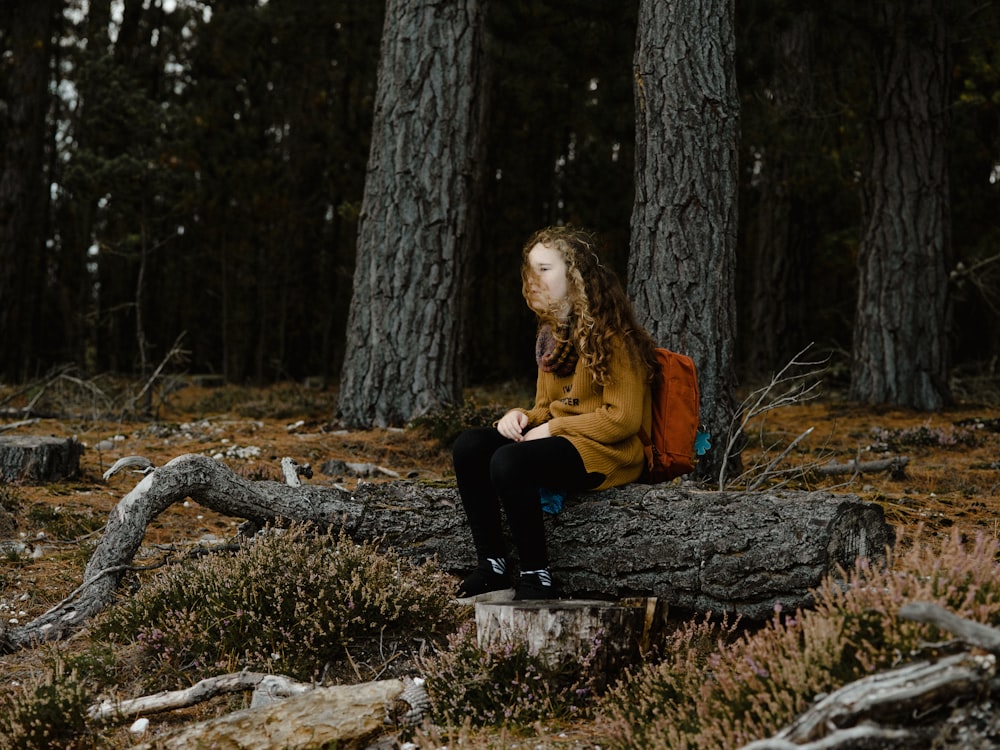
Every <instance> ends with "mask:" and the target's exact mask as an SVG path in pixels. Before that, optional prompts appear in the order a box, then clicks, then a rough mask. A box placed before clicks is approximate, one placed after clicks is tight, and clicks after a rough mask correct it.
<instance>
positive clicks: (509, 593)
mask: <svg viewBox="0 0 1000 750" xmlns="http://www.w3.org/2000/svg"><path fill="white" fill-rule="evenodd" d="M513 600H514V589H497V590H496V591H487V592H486V593H485V594H476V595H475V596H463V597H460V598H457V599H455V601H456V602H458V603H459V604H475V603H476V602H509V601H513Z"/></svg>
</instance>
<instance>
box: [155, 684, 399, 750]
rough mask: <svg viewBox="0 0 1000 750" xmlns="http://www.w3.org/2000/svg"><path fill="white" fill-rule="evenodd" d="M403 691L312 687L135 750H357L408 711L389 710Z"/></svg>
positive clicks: (366, 686) (376, 686)
mask: <svg viewBox="0 0 1000 750" xmlns="http://www.w3.org/2000/svg"><path fill="white" fill-rule="evenodd" d="M405 687H406V686H405V684H404V683H403V681H402V680H379V681H376V682H365V683H362V684H360V685H335V686H333V687H318V688H315V689H314V690H308V691H306V692H304V693H302V694H300V695H295V696H292V697H291V698H288V699H287V700H283V701H280V702H278V703H272V704H270V705H267V706H263V707H261V708H248V709H244V710H242V711H236V712H234V713H231V714H226V715H225V716H220V717H218V718H215V719H209V720H208V721H203V722H199V723H197V724H191V725H188V726H186V727H184V728H183V729H180V730H177V731H176V732H171V733H169V734H166V735H163V736H160V737H156V738H155V739H154V740H151V741H149V742H147V743H143V744H141V745H137V746H136V748H137V749H138V748H142V749H143V750H154V749H158V750H164V749H166V748H191V747H231V748H237V747H238V748H242V750H266V749H268V748H275V747H280V748H303V749H304V748H316V747H337V748H363V747H366V746H367V744H368V740H370V739H372V738H374V737H376V736H377V735H379V734H382V733H384V732H386V731H387V730H391V729H392V728H393V726H394V724H393V719H394V711H404V710H407V711H408V710H409V706H408V705H404V706H399V707H397V706H396V705H395V704H396V702H397V700H398V699H399V698H400V697H401V696H402V694H403V691H404V689H405Z"/></svg>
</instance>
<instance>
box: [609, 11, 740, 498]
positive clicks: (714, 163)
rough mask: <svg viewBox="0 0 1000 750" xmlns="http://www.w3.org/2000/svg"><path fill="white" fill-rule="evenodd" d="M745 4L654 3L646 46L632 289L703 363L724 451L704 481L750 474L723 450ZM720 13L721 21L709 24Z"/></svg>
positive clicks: (732, 329)
mask: <svg viewBox="0 0 1000 750" xmlns="http://www.w3.org/2000/svg"><path fill="white" fill-rule="evenodd" d="M733 14H734V8H733V0H708V1H707V2H702V3H698V4H690V3H687V4H685V3H681V2H677V1H676V0H666V1H664V0H642V2H641V3H640V5H639V24H638V36H637V41H636V51H635V64H634V67H635V108H636V146H635V176H636V194H635V206H634V209H633V211H632V243H631V251H630V254H629V262H628V279H629V281H628V286H629V294H630V296H631V298H632V300H633V302H634V304H635V306H636V313H637V315H638V316H639V320H640V322H641V323H642V324H643V325H644V326H645V327H646V328H647V329H648V330H649V332H650V333H651V334H652V335H653V338H654V339H656V340H657V341H658V342H659V343H660V344H661V345H663V346H666V347H667V348H669V349H674V350H676V351H679V352H682V353H684V354H687V355H689V356H690V357H692V358H693V359H694V361H695V364H696V366H697V367H698V375H699V380H700V390H701V419H702V422H703V423H704V425H705V427H706V429H707V431H708V432H709V433H710V434H711V435H712V445H713V446H714V447H713V449H711V450H709V451H708V453H706V454H705V455H704V456H702V457H701V458H700V459H699V463H698V466H697V468H696V470H695V473H696V476H699V477H711V478H713V479H717V478H718V476H719V474H720V470H722V468H723V466H725V465H728V466H729V467H730V468H729V470H728V471H727V472H726V473H727V475H735V474H738V473H739V464H740V456H739V452H738V451H737V452H735V453H734V455H730V456H725V455H721V454H722V453H724V452H725V451H724V450H723V447H724V446H725V445H727V443H728V442H729V441H728V440H727V435H728V433H729V432H730V429H731V425H732V422H733V419H732V418H733V414H734V412H735V404H736V399H735V386H736V378H735V373H734V363H733V351H734V347H735V340H736V299H735V296H736V292H735V283H734V273H735V263H736V261H735V252H736V228H737V222H736V216H737V214H736V199H737V190H736V185H737V166H738V165H737V162H738V158H737V140H738V126H739V122H738V121H739V103H738V100H737V95H736V75H735V65H734V61H733V60H734V51H735V40H734V30H733ZM706 19H711V23H706Z"/></svg>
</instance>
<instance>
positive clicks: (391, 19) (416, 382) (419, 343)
mask: <svg viewBox="0 0 1000 750" xmlns="http://www.w3.org/2000/svg"><path fill="white" fill-rule="evenodd" d="M485 5H486V0H447V1H446V2H431V0H417V1H414V0H389V2H388V3H387V5H386V10H385V27H384V30H383V36H382V53H381V55H382V56H381V61H380V63H379V81H378V94H377V97H376V103H375V122H374V126H373V133H372V145H371V153H370V156H369V160H368V172H367V177H366V180H365V194H364V200H363V204H362V210H361V218H360V228H359V232H358V251H357V263H356V267H355V270H354V292H353V296H352V299H351V309H350V314H349V320H348V330H347V353H346V356H345V359H344V365H343V370H342V373H341V380H340V393H339V404H338V407H339V413H340V417H341V418H342V419H343V420H344V421H345V422H346V423H347V424H349V425H351V426H355V427H366V428H368V427H386V426H390V425H400V424H403V423H405V422H407V421H408V420H410V419H412V418H413V417H416V416H420V415H422V414H425V413H427V412H428V411H430V410H432V409H434V408H435V407H437V406H439V405H441V404H443V403H456V402H460V401H461V395H462V394H461V386H462V382H461V371H462V368H461V365H462V362H461V359H462V351H461V342H462V320H463V318H464V317H465V316H464V315H463V313H464V312H465V311H464V309H463V308H464V301H465V298H466V296H467V295H466V293H465V292H466V286H467V283H466V281H467V266H468V264H469V263H470V262H471V251H472V249H473V248H474V247H475V243H476V241H477V216H476V212H477V209H478V204H479V195H480V189H481V169H482V164H483V160H482V158H481V156H482V153H483V149H484V144H485V138H484V128H483V124H484V113H485V109H484V99H483V94H484V91H485V86H484V85H483V80H482V79H483V74H484V62H483V35H484V23H485V22H484V18H485Z"/></svg>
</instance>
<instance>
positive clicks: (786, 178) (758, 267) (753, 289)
mask: <svg viewBox="0 0 1000 750" xmlns="http://www.w3.org/2000/svg"><path fill="white" fill-rule="evenodd" d="M816 26H817V14H816V12H815V11H813V10H809V9H802V10H798V11H795V12H794V16H793V17H792V18H791V19H789V21H788V24H787V25H786V26H783V27H780V28H779V29H778V30H777V39H776V44H774V46H773V55H774V74H773V75H772V77H771V80H770V81H769V85H768V88H767V90H768V94H769V96H763V97H760V99H762V100H763V101H764V103H763V104H762V106H763V107H764V111H765V116H766V118H767V120H768V121H769V123H770V127H768V128H767V129H766V130H765V131H764V135H763V142H760V143H752V144H747V145H746V146H745V149H747V148H748V149H749V150H750V152H751V153H750V155H749V158H750V159H751V160H752V165H753V167H752V174H753V176H752V177H750V178H749V180H748V181H749V186H748V189H747V192H748V193H749V194H750V195H751V196H753V197H755V198H756V200H757V205H756V207H755V208H751V209H750V217H749V218H748V220H747V226H748V229H749V231H748V238H747V246H748V251H749V257H748V260H749V263H747V264H746V266H745V267H744V266H742V264H741V267H743V268H744V274H745V275H746V276H747V277H749V283H750V293H749V305H748V311H749V320H748V321H747V326H746V330H745V331H744V333H743V335H742V336H740V341H741V342H742V344H743V349H744V358H745V362H746V373H747V374H748V375H749V376H750V377H751V378H766V377H767V376H768V375H770V374H771V373H773V372H776V371H778V370H780V369H781V367H782V366H784V365H785V364H786V363H787V362H788V361H789V360H790V359H791V358H792V357H793V356H794V355H795V353H796V352H799V351H801V350H802V349H803V348H804V347H805V346H806V345H807V344H808V343H809V339H808V338H807V337H806V334H805V331H804V329H803V325H804V321H805V320H806V315H805V313H806V307H807V306H808V304H809V302H808V300H807V299H806V292H805V289H806V287H805V278H804V267H803V266H804V260H805V259H806V258H807V257H808V248H809V247H810V245H814V244H815V243H814V242H813V243H810V242H809V241H808V239H809V235H810V234H811V233H813V232H814V231H815V230H814V227H815V221H812V220H810V217H809V216H808V213H811V209H812V207H813V206H814V205H815V203H814V199H812V197H811V196H810V195H804V194H803V193H804V192H805V191H803V190H802V189H801V180H797V179H796V177H795V173H794V169H795V158H796V152H797V151H798V152H802V151H805V150H806V149H807V148H808V143H809V141H810V140H811V135H810V134H811V132H812V131H814V129H815V126H814V125H813V124H812V123H813V122H814V119H813V117H812V116H811V115H812V114H813V113H814V111H815V107H814V105H813V98H814V91H813V69H814V52H813V46H814V37H815V33H816ZM758 132H759V131H758ZM804 214H805V215H804Z"/></svg>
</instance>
